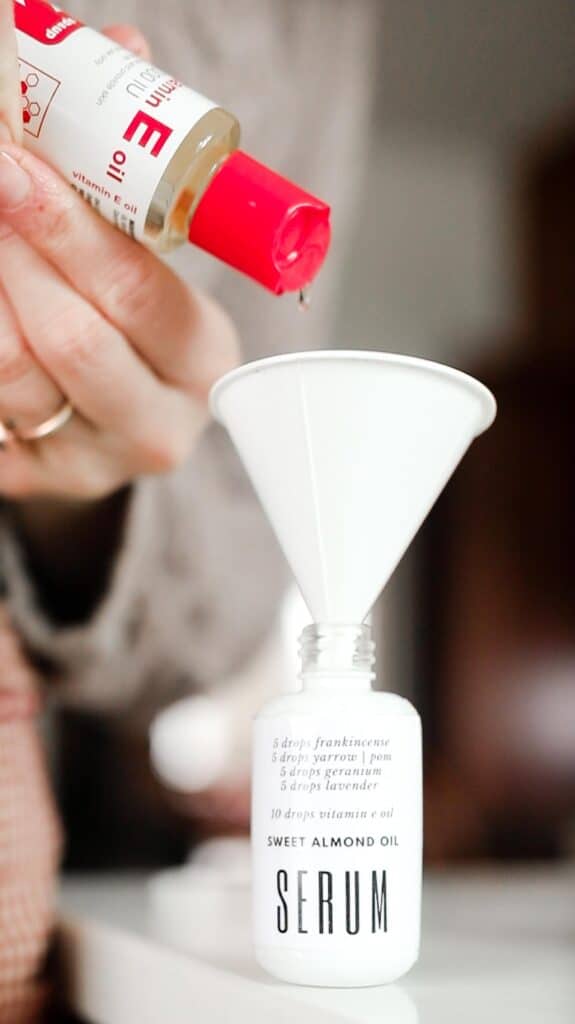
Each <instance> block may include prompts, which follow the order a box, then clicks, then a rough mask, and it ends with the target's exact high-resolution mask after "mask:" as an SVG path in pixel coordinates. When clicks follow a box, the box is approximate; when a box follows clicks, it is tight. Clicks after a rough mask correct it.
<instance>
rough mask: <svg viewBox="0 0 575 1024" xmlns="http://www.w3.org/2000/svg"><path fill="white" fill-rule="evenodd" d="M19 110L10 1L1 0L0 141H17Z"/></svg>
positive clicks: (18, 138) (14, 40)
mask: <svg viewBox="0 0 575 1024" xmlns="http://www.w3.org/2000/svg"><path fill="white" fill-rule="evenodd" d="M21 134H22V113H21V108H20V90H19V80H18V54H17V51H16V33H15V31H14V12H13V6H12V0H0V140H2V141H7V140H8V139H10V138H11V139H13V140H14V142H19V141H20V138H21Z"/></svg>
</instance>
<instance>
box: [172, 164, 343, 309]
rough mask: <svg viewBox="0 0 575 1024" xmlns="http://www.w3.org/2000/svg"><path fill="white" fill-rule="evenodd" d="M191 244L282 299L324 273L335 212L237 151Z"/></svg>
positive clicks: (201, 208) (203, 205)
mask: <svg viewBox="0 0 575 1024" xmlns="http://www.w3.org/2000/svg"><path fill="white" fill-rule="evenodd" d="M188 238H189V240H190V242H193V244H194V245H197V246H199V247H200V249H205V250H206V252H210V253H212V255H213V256H217V257H218V259H220V260H223V261H224V263H228V264H229V265H230V266H231V267H235V269H236V270H240V271H242V273H244V274H248V276H249V277H252V278H253V279H254V280H255V281H259V283H260V284H263V285H264V287H265V288H269V290H270V291H272V292H274V293H275V294H276V295H281V294H282V292H291V291H298V290H299V289H300V288H304V287H305V286H306V285H307V284H310V282H311V281H312V280H313V278H314V277H315V275H316V274H317V272H318V270H319V268H320V267H321V265H322V263H323V261H324V259H325V256H326V253H327V250H328V247H329V240H330V226H329V206H327V205H326V204H325V203H322V202H321V200H320V199H316V198H315V196H312V195H310V194H309V193H308V192H304V191H303V189H301V188H298V186H297V185H294V184H293V183H292V182H291V181H288V180H287V179H286V178H282V177H281V175H279V174H275V172H274V171H271V170H270V169H269V168H268V167H265V166H264V165H263V164H260V163H258V162H257V160H253V159H252V158H251V157H250V156H248V155H247V154H246V153H242V152H241V151H240V150H237V151H236V152H235V153H232V154H231V155H230V156H229V157H228V158H227V160H226V161H225V163H223V164H222V166H221V167H220V169H219V170H218V171H217V172H216V174H215V175H214V177H213V179H212V181H211V182H210V184H209V185H208V188H207V189H206V192H205V193H204V195H203V196H202V198H201V200H200V202H199V204H198V207H197V209H196V212H195V213H194V216H193V218H192V221H191V224H190V229H189V234H188Z"/></svg>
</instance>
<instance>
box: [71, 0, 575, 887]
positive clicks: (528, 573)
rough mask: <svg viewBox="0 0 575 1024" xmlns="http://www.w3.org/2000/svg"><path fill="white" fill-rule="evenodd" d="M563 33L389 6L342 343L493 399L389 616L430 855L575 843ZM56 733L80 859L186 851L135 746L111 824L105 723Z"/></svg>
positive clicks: (201, 829) (344, 299)
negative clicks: (495, 409)
mask: <svg viewBox="0 0 575 1024" xmlns="http://www.w3.org/2000/svg"><path fill="white" fill-rule="evenodd" d="M574 40H575V4H573V0H504V2H503V3H502V2H501V0H483V2H481V3H478V2H476V0H440V2H436V3H434V4H429V3H426V2H425V0H382V3H381V31H380V36H379V60H378V81H377V83H376V98H375V102H374V109H373V116H372V125H373V131H372V135H371V149H370V151H369V152H366V153H365V154H360V155H359V156H360V158H361V159H362V161H363V163H364V166H365V180H364V184H363V190H362V193H361V195H360V196H359V197H358V210H357V215H356V220H355V224H356V229H355V233H354V238H353V240H352V244H351V247H350V251H349V255H348V260H347V267H348V269H347V273H346V276H345V279H344V280H343V281H342V282H341V286H340V291H339V301H338V304H337V308H336V310H335V315H334V325H333V336H334V339H335V344H336V345H337V346H339V347H358V348H374V349H387V350H390V351H396V352H401V353H407V354H415V355H419V356H424V357H428V358H432V359H437V360H440V361H445V362H449V363H452V364H453V365H455V366H457V367H459V368H461V369H464V370H467V371H469V372H471V373H473V374H475V375H477V376H478V377H480V378H481V379H482V380H484V381H485V383H486V384H488V386H489V387H491V388H492V389H493V391H494V392H495V395H496V397H497V400H498V403H499V416H498V419H497V421H496V424H495V426H494V427H493V428H492V429H491V430H490V431H489V432H488V433H487V434H486V435H485V436H484V437H482V438H480V439H479V440H478V441H477V442H476V443H475V444H474V446H473V447H472V449H471V451H470V453H469V454H468V455H467V456H466V458H465V460H464V462H463V464H462V466H461V468H460V469H459V471H458V472H457V473H456V475H455V477H454V478H453V480H452V482H451V483H450V485H449V487H448V488H447V490H446V492H445V494H444V495H443V496H442V498H441V500H440V501H439V503H438V505H437V507H436V508H435V510H434V512H433V513H432V515H431V517H430V519H429V520H428V522H427V523H426V525H425V527H424V528H423V530H422V531H421V533H420V534H419V536H418V538H417V540H416V542H415V544H414V545H413V547H412V549H411V550H410V552H409V554H408V556H406V558H405V559H404V561H403V562H402V564H401V566H400V568H399V570H398V571H397V572H396V574H395V576H394V578H393V580H392V582H391V584H390V585H389V587H388V589H387V591H386V593H385V596H384V598H383V599H382V601H381V603H380V607H379V608H378V609H377V613H376V628H377V632H378V636H379V649H380V678H379V685H381V686H383V687H385V688H389V689H392V690H395V691H397V692H400V693H403V694H405V695H406V696H408V697H409V698H410V699H411V700H413V701H414V702H415V703H416V705H417V706H418V707H419V708H420V709H422V712H423V717H424V731H425V737H426V740H425V742H426V836H427V839H426V843H427V846H426V857H427V860H428V862H429V863H434V864H449V863H453V862H457V861H461V860H478V859H479V860H487V859H500V858H513V859H518V858H558V857H567V856H573V855H574V854H575V739H574V738H575V586H574V583H573V572H574V566H575V538H574V525H573V523H574V510H575V443H574V442H575V411H574V402H573V380H574V370H575V63H574V61H573V42H574ZM266 664H267V666H268V668H269V664H270V663H269V662H268V663H266ZM266 671H267V669H266ZM256 703H257V702H256ZM64 717H65V716H64ZM62 735H63V736H64V740H65V741H64V743H63V745H62V751H61V753H60V755H59V757H60V769H59V776H60V799H61V804H62V807H63V809H64V814H65V818H66V819H67V820H70V821H71V822H73V823H74V828H73V833H72V834H71V837H70V840H69V844H68V854H67V857H68V867H71V868H74V867H77V868H94V867H100V868H101V867H118V866H126V865H129V866H133V865H134V864H137V863H145V864H146V865H151V864H163V863H175V862H177V861H178V860H182V859H183V858H185V856H186V854H187V849H188V843H189V837H190V832H189V829H188V830H187V831H185V832H184V831H183V830H182V829H181V827H180V826H179V825H178V824H177V822H176V820H175V819H172V818H170V817H169V815H167V814H166V811H165V801H164V803H162V800H161V799H160V798H159V796H158V794H157V793H156V792H154V791H153V789H152V788H150V789H149V791H147V793H146V795H145V797H144V798H142V797H141V795H140V797H138V799H136V798H135V794H136V792H137V791H138V790H139V788H140V782H139V779H138V764H140V763H142V760H144V759H145V758H146V757H147V751H146V749H145V748H143V747H142V746H141V744H140V745H139V747H138V750H134V751H132V752H131V756H130V757H129V758H123V761H122V763H123V765H124V769H123V772H124V782H123V787H124V789H123V796H122V797H121V798H120V797H118V802H117V806H116V807H115V809H113V810H112V811H110V808H109V807H108V808H107V810H106V812H105V818H103V819H102V820H100V819H99V817H98V815H99V813H100V812H99V811H98V807H99V803H98V799H97V794H96V789H97V790H98V791H100V792H101V790H102V789H103V788H105V787H106V779H107V778H108V779H110V780H113V779H114V768H113V765H114V764H115V763H116V761H115V759H116V757H117V752H115V750H114V744H115V742H116V741H115V739H114V735H113V733H112V734H110V730H109V727H108V726H106V727H105V728H104V726H103V725H102V724H101V723H99V722H98V719H97V718H95V717H92V718H86V719H84V720H81V721H80V720H77V721H76V722H75V726H74V729H71V730H67V729H66V728H63V729H62ZM104 736H105V742H104ZM117 742H118V744H119V743H120V740H119V739H118V741H117ZM122 742H123V741H122ZM136 746H138V744H137V743H136ZM86 749H90V750H92V751H93V753H92V755H91V756H90V757H89V758H86V757H84V758H83V759H82V758H79V757H78V756H77V755H78V753H79V751H80V750H82V751H86ZM136 755H137V756H136ZM81 763H83V764H84V766H85V767H84V768H83V769H82V770H81V771H79V770H78V768H77V766H78V765H79V764H81ZM72 765H74V766H75V767H74V770H73V771H70V770H69V768H67V767H66V766H72ZM131 775H133V778H131ZM112 788H115V787H114V786H112ZM90 793H92V798H91V797H90ZM102 813H103V812H102ZM100 830H102V831H103V832H104V831H105V833H106V842H105V844H104V847H105V850H104V849H102V850H101V851H100V853H99V854H98V855H96V853H95V844H94V835H95V834H96V833H98V832H99V831H100ZM213 831H214V827H213V822H212V825H210V823H209V815H208V819H207V824H206V821H204V822H203V824H201V825H199V826H198V829H197V835H199V836H200V837H205V836H206V835H210V834H212V833H213ZM232 831H233V830H232ZM130 833H132V834H133V835H136V836H138V842H137V843H135V844H133V847H132V848H131V849H127V848H126V845H125V843H124V842H123V840H122V837H124V838H125V836H126V834H130ZM144 836H147V839H146V841H145V842H144V840H143V837H144ZM98 857H99V859H97V858H98Z"/></svg>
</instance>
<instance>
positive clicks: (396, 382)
mask: <svg viewBox="0 0 575 1024" xmlns="http://www.w3.org/2000/svg"><path fill="white" fill-rule="evenodd" d="M211 405H212V411H213V413H214V415H215V416H216V418H217V419H219V420H220V421H221V422H222V423H223V424H224V425H225V426H226V427H227V429H228V431H229V433H230V435H231V437H232V439H233V441H234V443H235V445H236V447H237V449H238V451H239V454H240V456H241V458H242V461H243V463H244V465H245V467H246V470H247V472H248V474H249V476H250V477H251V480H252V482H253V484H254V487H255V489H256V491H257V493H258V495H259V497H260V500H261V502H262V504H263V506H264V509H265V511H266V513H267V515H268V517H269V519H270V521H271V523H272V525H273V527H274V529H275V532H276V534H277V536H278V539H279V541H280V544H281V546H282V548H283V550H284V553H285V555H286V558H287V560H288V562H289V564H290V566H291V568H292V571H293V573H294V575H295V577H296V580H297V582H298V584H299V587H300V589H301V592H302V594H303V597H304V600H305V602H306V604H307V606H308V608H309V611H310V613H311V615H312V617H313V619H314V621H315V622H324V623H359V622H362V621H363V619H364V617H365V616H366V615H367V613H368V611H369V609H370V608H371V606H372V604H373V602H374V601H375V599H376V598H377V596H378V594H379V592H380V591H381V589H382V588H383V586H384V585H385V584H386V582H387V580H388V579H389V577H390V576H391V574H392V572H393V570H394V569H395V567H396V565H397V563H398V562H399V560H400V558H401V556H402V555H403V553H404V551H405V549H406V548H407V546H408V545H409V543H410V542H411V540H412V538H413V536H414V535H415V533H416V531H417V530H418V529H419V527H420V525H421V523H422V522H423V520H424V519H425V517H426V515H427V513H428V512H429V510H430V508H431V506H432V505H433V503H434V502H435V500H436V498H437V497H438V495H439V493H440V492H441V490H442V489H443V487H444V486H445V484H446V483H447V481H448V479H449V477H450V476H451V474H452V473H453V470H454V469H455V467H456V466H457V464H458V462H459V461H460V459H461V457H462V456H463V454H464V453H465V451H466V449H467V448H468V446H469V444H470V443H471V441H472V440H473V438H474V437H476V436H477V434H479V433H481V431H483V430H485V429H486V428H487V427H488V426H489V425H490V423H491V422H492V421H493V418H494V416H495V400H494V398H493V396H492V395H491V393H490V392H489V391H488V390H487V389H486V388H485V387H484V386H483V385H482V384H480V383H479V382H478V381H476V380H474V379H473V378H472V377H469V376H467V375H466V374H464V373H460V372H459V371H457V370H452V369H450V368H449V367H446V366H441V365H440V364H438V363H431V362H427V361H426V360H422V359H412V358H408V357H404V356H396V355H388V354H385V353H379V352H307V353H299V354H296V355H287V356H275V357H273V358H270V359H262V360H259V361H258V362H254V363H248V364H246V365H245V366H243V367H241V368H240V369H239V370H235V371H233V372H232V373H229V374H227V375H226V376H225V377H223V378H222V379H221V380H220V381H219V382H218V383H217V384H216V385H215V387H214V389H213V390H212V395H211Z"/></svg>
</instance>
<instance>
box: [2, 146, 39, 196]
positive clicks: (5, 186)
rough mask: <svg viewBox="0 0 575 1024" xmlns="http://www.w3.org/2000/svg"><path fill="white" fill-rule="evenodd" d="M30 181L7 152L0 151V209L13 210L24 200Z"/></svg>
mask: <svg viewBox="0 0 575 1024" xmlns="http://www.w3.org/2000/svg"><path fill="white" fill-rule="evenodd" d="M31 186H32V182H31V179H30V177H29V176H28V175H27V174H26V171H25V170H24V169H23V168H22V167H21V166H20V164H19V163H17V162H16V160H15V159H14V157H13V156H10V154H9V153H4V152H0V210H15V209H17V207H18V206H21V204H22V203H23V202H24V200H25V199H26V197H27V196H28V193H29V192H30V188H31Z"/></svg>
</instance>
